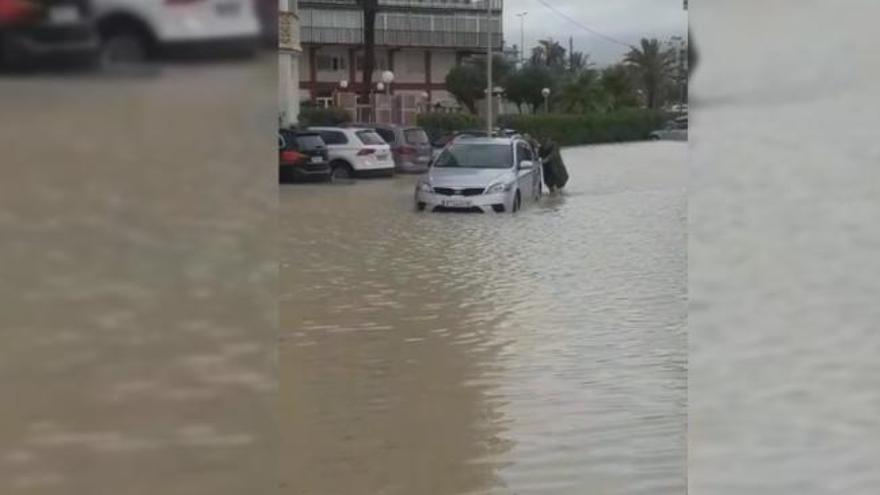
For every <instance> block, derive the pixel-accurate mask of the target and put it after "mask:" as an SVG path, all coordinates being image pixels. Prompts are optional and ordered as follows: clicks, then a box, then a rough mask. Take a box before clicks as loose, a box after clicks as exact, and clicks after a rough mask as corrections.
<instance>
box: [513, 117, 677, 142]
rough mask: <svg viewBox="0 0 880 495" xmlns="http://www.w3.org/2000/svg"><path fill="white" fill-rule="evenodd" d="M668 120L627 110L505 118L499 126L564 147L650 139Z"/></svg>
mask: <svg viewBox="0 0 880 495" xmlns="http://www.w3.org/2000/svg"><path fill="white" fill-rule="evenodd" d="M668 118H669V115H668V114H666V113H664V112H659V111H653V110H643V109H626V110H618V111H615V112H608V113H591V114H583V115H565V114H550V115H547V114H543V115H541V114H539V115H502V116H500V117H498V124H499V126H501V127H503V128H510V129H515V130H516V131H518V132H521V133H524V134H531V135H532V136H534V137H536V138H538V139H544V138H547V137H551V138H553V140H554V141H556V142H557V143H559V145H561V146H575V145H579V144H596V143H619V142H624V141H640V140H644V139H648V135H649V134H650V133H651V131H654V130H657V129H659V128H661V127H662V126H663V124H664V123H665V122H666V120H668Z"/></svg>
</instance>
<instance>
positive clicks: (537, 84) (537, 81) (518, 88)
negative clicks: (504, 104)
mask: <svg viewBox="0 0 880 495" xmlns="http://www.w3.org/2000/svg"><path fill="white" fill-rule="evenodd" d="M544 88H550V90H551V91H554V89H555V88H556V80H555V79H554V78H553V75H552V74H551V72H550V70H549V69H547V67H544V66H541V65H536V64H532V63H529V64H526V66H525V67H523V68H522V69H520V70H517V71H515V72H512V73H511V74H510V76H508V78H507V84H506V86H505V95H506V97H507V99H508V100H510V101H512V102H513V103H514V104H516V106H517V108H519V109H520V111H522V105H528V106H529V107H530V108H531V110H532V113H536V112H537V110H538V109H539V108H541V106H542V105H543V104H544V96H543V95H541V90H542V89H544Z"/></svg>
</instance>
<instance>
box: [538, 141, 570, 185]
mask: <svg viewBox="0 0 880 495" xmlns="http://www.w3.org/2000/svg"><path fill="white" fill-rule="evenodd" d="M541 158H542V162H543V163H544V184H547V187H554V188H556V189H561V188H563V187H565V184H567V183H568V170H566V169H565V163H564V162H563V161H562V155H561V154H560V153H559V146H558V145H557V144H556V143H550V144H549V145H544V146H542V147H541Z"/></svg>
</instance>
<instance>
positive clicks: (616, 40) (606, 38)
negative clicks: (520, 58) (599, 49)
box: [538, 0, 635, 48]
mask: <svg viewBox="0 0 880 495" xmlns="http://www.w3.org/2000/svg"><path fill="white" fill-rule="evenodd" d="M538 3H540V4H541V5H543V6H544V7H547V9H548V10H550V11H551V12H553V13H555V14H556V15H558V16H559V17H562V18H563V19H565V20H567V21H568V22H570V23H572V24H574V25H575V26H577V27H579V28H581V29H583V30H584V31H587V32H588V33H590V34H592V35H595V36H598V37H600V38H602V39H604V40H605V41H609V42H611V43H615V44H617V45H622V46H625V47H627V48H635V47H634V46H632V45H631V44H629V43H627V42H625V41H620V40H618V39H616V38H613V37H611V36H608V35H607V34H603V33H600V32H599V31H596V30H595V29H593V28H591V27H589V26H586V25H584V24H581V22H580V21H578V20H577V19H574V18H572V17H571V16H568V15H566V14H565V13H563V12H560V11H559V10H557V9H556V7H554V6H552V5H550V4H549V3H547V2H546V1H545V0H538Z"/></svg>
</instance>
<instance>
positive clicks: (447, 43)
mask: <svg viewBox="0 0 880 495" xmlns="http://www.w3.org/2000/svg"><path fill="white" fill-rule="evenodd" d="M302 42H303V43H305V44H314V45H360V44H363V30H362V29H360V28H353V29H352V28H320V27H309V26H303V27H302ZM492 44H493V46H494V48H495V49H496V50H500V49H501V48H502V47H503V46H504V39H503V36H502V34H501V33H492ZM376 46H390V47H425V48H461V49H475V50H485V49H486V33H475V32H461V31H413V30H383V29H377V30H376Z"/></svg>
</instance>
